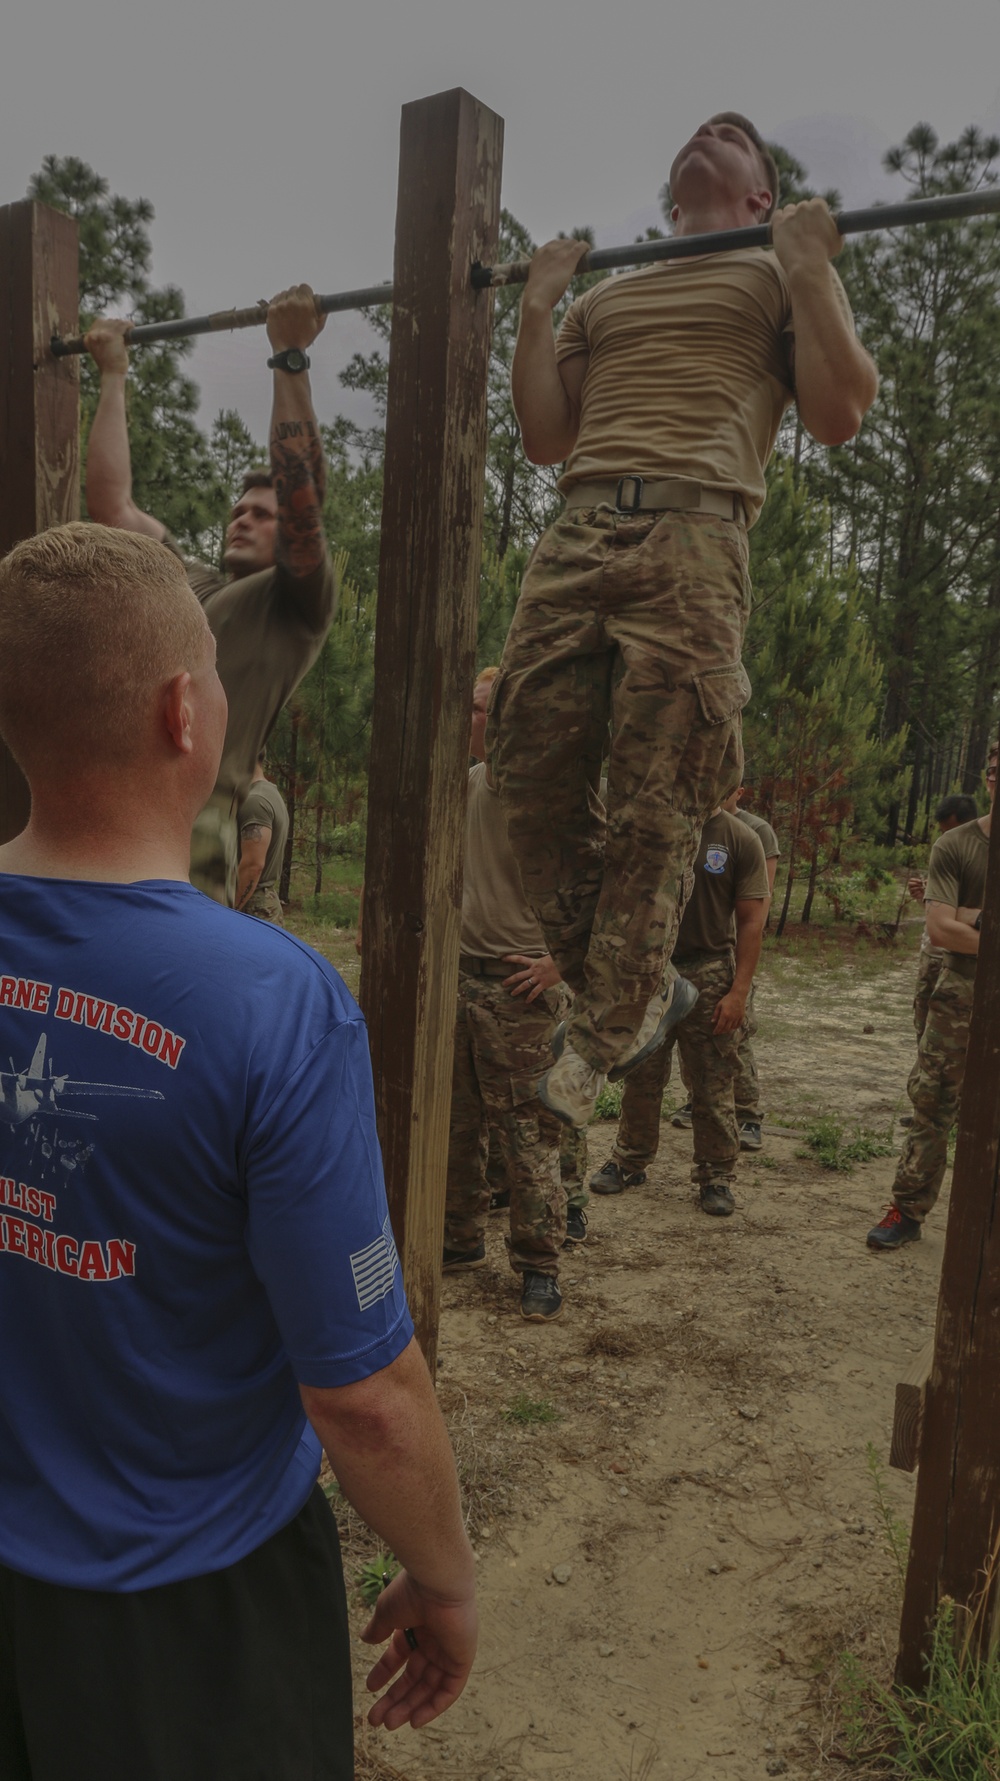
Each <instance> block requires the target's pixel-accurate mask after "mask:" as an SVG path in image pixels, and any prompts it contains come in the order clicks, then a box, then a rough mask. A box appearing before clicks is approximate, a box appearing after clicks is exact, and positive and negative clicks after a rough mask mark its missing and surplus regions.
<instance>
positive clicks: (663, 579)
mask: <svg viewBox="0 0 1000 1781" xmlns="http://www.w3.org/2000/svg"><path fill="white" fill-rule="evenodd" d="M670 189H671V193H672V196H673V199H674V201H675V202H674V209H673V212H672V216H673V221H674V225H675V233H676V234H678V235H684V234H696V233H697V234H701V233H704V232H708V231H712V230H718V229H721V228H728V227H735V226H740V225H742V224H749V223H754V222H759V221H762V220H764V219H765V218H767V217H769V216H770V215H771V213H772V210H773V207H774V200H775V195H776V193H777V189H778V186H777V170H776V168H775V165H774V161H773V159H772V157H771V156H770V154H769V151H768V150H767V147H766V145H765V144H764V143H763V141H762V139H761V137H760V135H759V133H758V132H757V131H756V130H755V129H754V126H753V125H752V124H751V123H749V121H748V120H747V119H746V118H743V117H740V116H738V115H737V114H735V113H729V112H725V113H719V114H718V115H717V116H716V117H714V118H712V119H711V120H710V121H709V122H707V123H705V124H703V125H702V126H701V127H700V129H699V130H698V131H697V132H696V134H695V136H694V137H692V139H691V141H690V142H688V143H687V144H685V146H684V148H682V149H681V151H680V152H679V154H678V155H677V156H676V158H675V160H674V163H673V165H672V167H671V169H670ZM773 232H774V251H773V253H772V252H770V251H764V250H759V251H758V250H750V251H747V252H743V253H739V254H728V255H727V254H718V255H704V256H701V257H700V258H694V259H690V260H679V261H676V262H674V263H673V264H671V265H669V266H661V267H655V268H653V269H651V270H648V271H643V272H638V273H630V274H626V275H624V276H622V277H616V278H613V279H608V280H605V281H604V282H602V283H599V284H597V285H595V286H593V287H592V288H591V289H590V290H588V291H587V292H586V293H585V294H584V296H583V297H581V298H579V299H577V301H576V302H575V303H573V304H572V305H571V306H570V308H569V310H568V312H567V314H566V316H565V318H564V320H563V322H562V325H561V328H560V331H559V336H558V340H554V338H553V332H552V319H551V318H552V311H553V309H554V308H555V306H556V305H557V304H558V303H559V302H560V301H561V299H562V297H563V295H564V293H565V291H566V289H567V286H568V284H569V282H570V280H571V278H572V275H573V272H574V269H575V267H576V264H577V261H578V258H579V256H580V254H582V253H583V252H585V251H586V244H584V243H579V242H573V241H568V242H567V241H558V242H550V243H549V244H548V245H547V246H545V247H543V248H541V249H540V250H539V252H538V253H536V254H535V256H534V258H533V260H532V262H531V270H530V274H529V277H528V281H527V284H526V286H525V292H524V297H523V299H522V303H521V320H520V328H519V333H518V340H517V347H516V351H515V355H514V362H513V367H512V389H513V396H514V404H515V408H516V410H517V415H518V419H519V421H520V424H521V433H522V438H523V441H524V447H525V451H526V452H527V455H528V457H529V458H531V459H532V460H533V461H534V462H535V463H546V464H554V463H559V462H562V461H563V460H565V461H566V462H565V469H564V471H563V474H562V476H561V478H560V482H559V487H560V490H561V491H562V493H563V495H564V496H565V498H566V509H565V512H564V513H563V514H562V516H561V517H560V518H559V519H557V520H556V522H555V524H554V525H553V526H552V527H550V529H549V531H548V532H546V534H545V535H544V537H543V538H542V539H541V541H540V543H539V545H538V546H537V548H536V550H535V553H534V556H533V557H532V559H531V561H530V563H529V565H528V569H527V572H526V575H525V579H524V585H523V587H522V591H521V598H520V601H519V603H518V607H517V611H516V613H515V615H514V622H513V624H512V626H511V630H510V634H509V637H508V639H507V644H506V646H505V649H504V657H503V663H502V667H501V672H500V677H499V679H498V681H497V686H496V689H495V694H494V699H493V704H492V709H491V716H490V724H491V728H490V736H489V750H490V758H491V761H492V765H493V771H494V774H495V777H496V782H497V785H498V787H499V790H500V795H501V798H502V799H503V804H504V809H505V811H506V814H507V821H508V830H509V834H510V839H511V844H512V846H513V848H514V850H515V853H516V855H517V858H518V862H519V864H520V867H521V877H522V880H523V883H524V888H525V891H526V893H527V896H528V899H529V901H530V903H531V906H532V908H533V909H534V910H535V913H536V915H537V916H538V919H539V923H540V925H541V928H542V932H543V934H544V936H545V940H546V944H547V945H548V948H549V951H550V952H551V954H552V955H553V957H554V958H555V959H556V961H557V963H558V964H559V967H560V969H561V971H562V974H563V977H564V978H565V980H566V982H567V983H568V984H569V986H570V988H571V989H572V990H573V991H574V992H575V996H576V1000H575V1005H574V1011H573V1014H572V1017H571V1019H570V1022H569V1025H568V1033H567V1042H566V1044H565V1046H564V1047H563V1049H562V1051H561V1055H560V1056H559V1058H558V1061H557V1062H556V1063H555V1064H554V1065H553V1067H552V1069H551V1070H550V1071H549V1072H547V1075H546V1079H545V1081H544V1083H543V1084H541V1085H540V1093H541V1095H542V1097H543V1099H544V1100H545V1101H546V1103H547V1105H549V1106H550V1107H551V1108H552V1109H553V1110H554V1111H555V1112H556V1113H557V1114H558V1116H559V1117H560V1118H561V1119H564V1120H565V1121H566V1122H567V1123H569V1124H574V1125H578V1126H582V1125H586V1123H587V1121H588V1120H589V1118H590V1116H591V1114H592V1112H593V1108H594V1104H595V1102H596V1098H597V1095H598V1094H599V1092H600V1088H601V1085H602V1082H603V1080H604V1077H605V1075H614V1074H619V1075H620V1074H624V1072H625V1070H626V1069H628V1068H630V1067H631V1066H632V1065H633V1064H634V1063H636V1062H637V1061H638V1060H639V1059H640V1058H641V1057H642V1056H644V1055H645V1054H646V1053H647V1052H648V1051H649V1050H650V1049H651V1048H652V1047H655V1045H656V1044H657V1043H659V1042H660V1041H661V1040H662V1038H663V1037H664V1035H665V1033H666V1031H667V1030H668V1027H669V1026H670V1025H672V1024H673V1023H674V1022H675V1021H676V1020H677V1019H678V1018H682V1017H683V1015H684V1013H685V1012H686V1011H687V1009H688V1008H690V1006H691V1005H692V1002H693V993H692V992H690V990H689V989H687V990H683V991H681V990H678V988H677V987H676V984H677V980H676V978H675V977H674V975H673V973H672V972H668V973H667V981H664V972H665V967H666V964H667V960H668V958H669V956H670V953H671V952H672V950H673V946H674V941H675V939H676V935H677V928H678V922H679V917H680V910H681V907H682V889H683V884H684V879H685V874H686V873H687V872H688V870H689V868H690V864H691V860H692V859H693V857H694V855H695V852H696V851H697V847H698V837H699V835H700V833H701V829H702V825H703V823H704V822H705V820H706V818H707V817H708V816H709V814H710V812H711V811H712V810H713V809H714V808H715V806H716V805H717V804H718V803H719V801H720V799H721V798H722V797H725V796H726V795H728V793H729V792H730V791H732V789H733V787H734V786H735V785H737V784H738V782H739V778H740V772H741V767H742V746H741V725H740V712H741V708H742V706H743V705H744V704H745V703H746V700H747V698H748V697H749V692H750V687H749V682H748V680H747V677H746V674H745V672H744V670H743V667H742V663H741V650H742V643H743V635H744V630H745V626H746V620H747V615H748V612H749V607H750V586H749V580H748V574H747V562H748V547H747V525H748V524H750V523H752V522H753V520H754V519H755V518H756V517H757V514H758V512H759V510H760V506H761V503H762V501H763V498H764V492H765V484H764V466H765V464H766V462H767V459H768V457H769V456H770V453H771V450H772V447H773V444H774V440H775V437H776V435H777V431H778V427H779V424H780V421H781V417H782V414H783V412H784V410H785V408H786V407H787V406H788V404H789V403H791V402H792V401H793V400H796V401H797V403H798V408H799V414H800V417H801V419H802V422H803V424H804V425H805V427H806V428H807V429H808V430H809V431H810V433H812V435H813V436H814V437H815V438H817V439H819V440H820V441H822V442H826V443H831V442H833V441H837V442H841V441H844V440H847V439H849V438H851V437H852V436H853V434H854V433H855V432H856V430H857V428H858V426H859V424H860V421H861V418H862V416H863V415H864V413H865V410H866V409H867V408H868V406H869V405H870V403H871V402H872V400H873V399H874V395H875V391H876V388H877V375H876V372H875V368H874V366H873V364H872V362H871V360H870V359H869V357H868V355H867V353H865V352H864V351H863V349H862V348H861V347H860V345H859V344H858V341H857V339H856V336H855V333H854V328H853V323H852V319H851V314H850V309H849V307H848V305H847V300H846V297H845V296H844V293H843V289H842V287H841V286H840V284H839V281H838V280H837V278H836V275H835V273H834V272H833V269H832V267H831V266H830V264H829V262H830V259H831V258H832V257H833V256H834V255H835V254H836V253H837V252H838V250H839V247H840V237H839V235H838V233H837V230H836V227H835V225H834V223H833V220H832V218H831V217H830V215H829V212H828V211H827V209H826V206H825V205H824V204H823V202H822V200H818V199H813V200H811V201H810V202H809V203H807V204H799V205H792V206H790V207H788V208H786V209H785V210H783V211H780V212H779V213H778V214H777V215H776V216H775V218H774V222H773ZM793 358H794V364H793ZM609 723H610V729H611V755H610V766H609V771H608V781H609V801H608V817H607V825H606V826H605V819H604V812H603V810H602V808H601V805H600V802H599V799H598V797H597V787H598V782H599V777H600V770H601V761H602V757H603V755H604V752H605V749H606V745H607V735H608V726H609Z"/></svg>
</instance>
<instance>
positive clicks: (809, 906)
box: [802, 841, 819, 927]
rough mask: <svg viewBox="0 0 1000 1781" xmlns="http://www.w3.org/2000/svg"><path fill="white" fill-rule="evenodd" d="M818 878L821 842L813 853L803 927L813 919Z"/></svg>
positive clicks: (803, 906)
mask: <svg viewBox="0 0 1000 1781" xmlns="http://www.w3.org/2000/svg"><path fill="white" fill-rule="evenodd" d="M818 877H819V842H818V841H817V843H816V845H815V847H814V848H813V851H812V859H811V860H810V862H809V885H808V888H807V890H806V900H805V902H804V903H803V905H802V925H803V927H804V926H805V924H806V923H807V922H808V921H810V920H811V919H812V910H813V897H814V896H815V894H816V880H817V878H818Z"/></svg>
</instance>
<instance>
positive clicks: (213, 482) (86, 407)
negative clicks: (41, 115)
mask: <svg viewBox="0 0 1000 1781" xmlns="http://www.w3.org/2000/svg"><path fill="white" fill-rule="evenodd" d="M28 197H29V198H37V199H39V200H40V201H41V202H42V203H44V204H50V205H51V206H52V207H53V208H54V209H55V210H62V211H65V212H67V213H68V214H69V215H70V216H74V217H76V219H77V223H78V225H79V229H80V311H81V314H80V325H81V328H83V329H86V328H87V327H88V326H89V324H90V322H91V321H93V320H94V318H95V317H96V316H98V315H102V314H104V313H105V312H106V311H107V310H108V309H110V308H122V307H125V308H126V309H127V310H128V311H129V313H130V316H131V318H132V319H133V320H134V321H136V322H155V321H172V320H174V319H176V318H178V317H180V316H183V314H184V298H183V295H182V293H181V292H180V291H179V290H178V289H177V287H176V286H175V285H166V286H164V287H163V288H162V289H154V288H153V286H152V285H151V284H150V280H149V270H150V266H151V264H152V253H153V249H152V241H151V239H150V234H149V226H150V224H151V223H152V221H153V216H154V212H153V206H152V205H151V204H150V203H149V201H148V199H146V198H137V199H130V198H123V197H121V196H120V195H118V194H117V193H112V192H110V191H109V189H108V182H107V180H106V179H104V178H102V177H101V175H100V174H99V173H96V172H95V171H94V169H93V168H92V167H89V166H88V165H87V163H86V162H85V161H81V160H79V159H78V157H76V156H75V155H68V156H65V157H61V156H59V155H46V156H45V159H44V161H43V162H42V167H41V171H40V172H39V173H36V174H35V175H34V177H33V178H32V179H31V181H30V182H29V185H28ZM190 351H191V342H190V341H188V340H176V341H170V342H163V343H160V344H157V345H154V346H147V347H141V348H138V349H137V350H136V351H135V353H134V354H133V355H132V367H131V372H130V375H129V382H128V402H129V423H130V424H129V433H130V439H131V445H132V482H133V493H134V496H135V499H136V501H137V503H138V505H139V506H140V507H142V508H144V509H146V510H147V511H148V512H150V513H152V514H154V515H155V516H156V518H157V519H160V520H162V521H163V523H164V525H165V526H167V528H168V530H169V531H171V532H172V533H174V535H175V536H176V537H177V538H178V540H179V541H180V542H181V543H182V544H183V545H184V546H185V547H186V548H187V549H189V550H192V551H196V550H198V548H199V546H200V544H201V540H202V538H203V535H204V534H205V533H207V532H211V530H212V528H213V527H216V528H217V527H218V524H219V520H220V513H221V511H222V510H223V509H224V507H225V494H224V491H223V489H222V487H221V484H220V482H219V480H218V478H217V477H216V476H215V474H214V469H213V464H212V459H211V454H210V452H209V448H208V442H207V440H206V438H205V435H204V434H203V432H202V431H201V428H200V427H199V426H198V423H197V421H196V419H195V415H196V412H197V408H198V388H197V385H196V384H194V383H193V382H192V381H191V379H190V378H189V377H185V376H184V375H183V373H182V371H181V360H182V359H183V358H184V357H185V355H186V354H187V353H189V352H190ZM98 384H99V379H98V375H97V369H96V367H95V365H94V364H93V361H92V360H91V359H89V358H88V357H86V356H85V357H84V359H83V361H82V367H81V407H82V431H83V444H84V452H83V454H82V455H83V458H84V459H85V455H86V438H87V434H88V432H89V429H90V422H91V420H92V418H93V414H94V409H95V407H96V405H97V392H98Z"/></svg>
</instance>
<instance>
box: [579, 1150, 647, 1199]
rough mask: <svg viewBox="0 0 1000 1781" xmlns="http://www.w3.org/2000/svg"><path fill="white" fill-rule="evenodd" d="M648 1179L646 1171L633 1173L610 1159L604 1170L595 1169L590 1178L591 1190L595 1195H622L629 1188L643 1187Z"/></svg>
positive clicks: (638, 1170) (637, 1170)
mask: <svg viewBox="0 0 1000 1781" xmlns="http://www.w3.org/2000/svg"><path fill="white" fill-rule="evenodd" d="M645 1179H646V1171H645V1169H633V1170H632V1171H631V1173H629V1171H628V1170H627V1169H623V1168H622V1166H621V1163H616V1162H615V1159H614V1157H609V1158H608V1160H607V1162H606V1163H605V1164H604V1167H603V1169H595V1170H594V1173H593V1175H592V1176H591V1177H590V1190H591V1192H592V1193H595V1194H622V1193H624V1192H625V1189H626V1188H627V1187H641V1186H642V1184H643V1182H644V1181H645Z"/></svg>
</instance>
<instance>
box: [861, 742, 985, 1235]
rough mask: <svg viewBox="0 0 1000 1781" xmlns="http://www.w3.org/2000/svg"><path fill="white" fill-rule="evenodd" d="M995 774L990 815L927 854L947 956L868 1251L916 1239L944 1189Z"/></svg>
mask: <svg viewBox="0 0 1000 1781" xmlns="http://www.w3.org/2000/svg"><path fill="white" fill-rule="evenodd" d="M996 770H997V769H996V752H995V751H994V752H993V753H992V754H991V756H990V765H989V769H988V772H987V785H988V788H989V795H990V814H988V815H986V816H983V817H979V818H978V819H977V820H976V821H975V822H968V823H963V824H960V825H959V827H957V828H954V829H952V830H951V831H950V832H949V833H946V834H943V835H940V836H939V837H938V839H937V840H936V841H935V843H934V846H933V848H932V849H931V859H930V869H929V871H928V874H927V889H926V900H925V907H926V910H927V934H928V937H929V939H930V942H931V945H932V946H938V947H941V948H943V951H944V957H943V962H942V964H941V968H940V970H939V972H938V975H937V979H936V981H935V983H934V987H933V989H932V990H931V992H930V994H929V996H928V998H927V1010H926V1018H925V1021H924V1026H923V1030H922V1031H921V1033H920V1036H919V1040H918V1043H917V1058H916V1062H915V1064H914V1066H913V1069H912V1070H911V1072H910V1079H909V1082H908V1083H907V1085H906V1086H907V1093H908V1094H909V1097H910V1102H911V1105H912V1107H913V1123H912V1125H911V1127H910V1130H909V1131H908V1133H907V1135H906V1138H905V1140H904V1142H903V1149H902V1152H901V1153H900V1158H899V1162H898V1163H897V1165H896V1178H895V1180H894V1182H893V1185H892V1204H891V1206H890V1207H889V1210H888V1212H887V1213H886V1215H885V1217H884V1218H882V1219H881V1220H880V1221H879V1223H878V1224H876V1225H873V1226H872V1229H871V1230H870V1231H869V1232H868V1239H867V1241H868V1247H869V1249H874V1250H885V1249H899V1248H900V1247H901V1246H902V1245H903V1244H904V1243H913V1242H916V1241H917V1240H918V1239H919V1237H920V1235H921V1228H922V1226H923V1221H924V1219H925V1218H926V1217H927V1214H928V1212H930V1210H931V1208H932V1207H933V1206H934V1204H935V1202H936V1200H937V1197H938V1194H939V1193H940V1192H941V1183H942V1181H943V1180H944V1172H945V1168H946V1166H947V1162H948V1136H949V1133H950V1132H951V1129H952V1126H953V1125H954V1124H955V1121H956V1119H957V1117H958V1107H959V1101H960V1098H961V1093H962V1082H963V1080H964V1077H965V1053H966V1046H967V1044H968V1038H969V1017H970V1015H971V1013H972V993H973V985H974V981H975V973H976V956H977V954H978V952H979V928H978V921H979V915H980V912H981V910H982V906H983V900H984V896H985V891H986V862H987V857H988V854H989V833H990V815H991V814H992V809H993V797H994V793H995V790H996Z"/></svg>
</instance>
